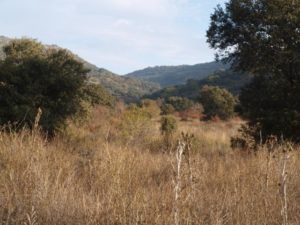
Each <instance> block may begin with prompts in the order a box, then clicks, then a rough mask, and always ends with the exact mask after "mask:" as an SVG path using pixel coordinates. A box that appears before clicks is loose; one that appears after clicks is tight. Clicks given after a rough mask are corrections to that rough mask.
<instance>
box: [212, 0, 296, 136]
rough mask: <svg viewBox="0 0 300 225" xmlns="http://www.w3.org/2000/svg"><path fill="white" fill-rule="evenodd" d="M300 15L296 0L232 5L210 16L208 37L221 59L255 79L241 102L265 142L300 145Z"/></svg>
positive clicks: (233, 1)
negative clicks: (285, 141)
mask: <svg viewBox="0 0 300 225" xmlns="http://www.w3.org/2000/svg"><path fill="white" fill-rule="evenodd" d="M299 11H300V2H299V1H295V0H285V1H282V0H230V1H229V2H228V3H226V5H225V7H223V8H222V7H221V6H218V7H217V8H216V10H215V12H214V13H213V14H212V16H211V24H210V27H209V30H208V31H207V37H208V42H209V43H210V45H211V47H213V48H215V49H217V50H218V53H217V58H219V59H221V60H223V61H225V62H231V63H232V65H233V67H234V68H235V69H236V70H242V71H247V72H252V73H253V74H254V75H255V78H254V79H253V81H252V83H251V84H249V85H247V87H246V88H244V90H243V91H242V93H241V97H240V102H241V108H242V111H243V112H244V115H245V116H246V117H247V118H248V119H249V121H250V122H249V124H248V125H249V127H250V130H256V131H255V132H256V133H261V134H262V137H263V139H264V140H266V139H267V137H268V136H270V135H276V136H283V137H284V138H287V139H291V140H293V141H297V142H300V135H299V130H300V102H299V99H300V50H299V49H300V30H299V24H300V14H299ZM253 128H255V129H253ZM252 135H254V134H252ZM256 136H257V134H256Z"/></svg>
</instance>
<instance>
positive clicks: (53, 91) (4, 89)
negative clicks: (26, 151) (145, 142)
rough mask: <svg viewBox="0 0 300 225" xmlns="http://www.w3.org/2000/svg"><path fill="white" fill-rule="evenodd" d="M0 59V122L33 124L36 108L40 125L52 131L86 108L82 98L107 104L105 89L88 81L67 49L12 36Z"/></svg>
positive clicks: (81, 65) (80, 64)
mask: <svg viewBox="0 0 300 225" xmlns="http://www.w3.org/2000/svg"><path fill="white" fill-rule="evenodd" d="M3 51H4V55H5V58H4V59H3V60H2V61H0V96H1V97H0V124H1V125H4V124H7V123H9V122H10V123H15V124H17V125H18V126H16V127H22V126H24V125H26V126H28V127H32V126H33V122H34V119H35V116H36V114H37V112H38V109H41V110H42V116H41V119H40V125H41V127H42V129H43V130H44V131H46V132H47V133H48V134H50V135H53V134H54V133H55V131H57V130H58V129H59V128H62V127H64V125H65V124H66V120H67V119H68V118H69V117H70V116H74V115H76V114H77V113H82V112H84V111H85V107H84V105H85V104H83V102H89V103H91V104H95V103H101V100H100V99H99V97H100V98H101V97H103V96H105V97H104V99H103V101H104V102H102V103H104V104H110V103H109V102H110V100H109V98H110V97H108V96H109V94H107V93H106V91H105V90H104V89H101V90H100V89H99V87H96V86H91V85H90V84H89V83H88V78H87V72H88V70H87V69H85V68H84V65H83V64H82V63H81V62H78V61H77V60H76V59H75V57H74V56H73V55H72V54H71V53H70V52H68V51H66V50H63V49H57V48H49V47H45V46H44V45H42V44H41V43H39V42H36V41H34V40H30V39H20V40H13V41H11V42H10V43H9V44H8V45H7V46H5V47H4V49H3Z"/></svg>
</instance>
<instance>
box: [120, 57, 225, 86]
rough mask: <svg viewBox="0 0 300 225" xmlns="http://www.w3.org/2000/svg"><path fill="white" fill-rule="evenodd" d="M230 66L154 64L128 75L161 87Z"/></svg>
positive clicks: (202, 77)
mask: <svg viewBox="0 0 300 225" xmlns="http://www.w3.org/2000/svg"><path fill="white" fill-rule="evenodd" d="M229 67H230V66H229V65H225V64H223V63H221V62H208V63H199V64H195V65H179V66H154V67H147V68H144V69H141V70H137V71H134V72H131V73H128V74H126V75H125V76H127V77H133V78H138V79H143V80H147V81H151V82H154V83H158V84H160V86H161V87H170V86H174V85H180V84H185V83H186V81H187V80H190V79H194V80H201V79H204V78H206V77H208V76H209V75H211V74H213V73H214V72H216V71H219V70H227V69H228V68H229Z"/></svg>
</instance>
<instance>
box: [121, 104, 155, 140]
mask: <svg viewBox="0 0 300 225" xmlns="http://www.w3.org/2000/svg"><path fill="white" fill-rule="evenodd" d="M119 128H120V132H121V138H122V141H125V142H126V143H127V144H129V143H133V142H143V140H145V139H146V138H147V137H148V136H149V135H150V134H151V130H153V129H152V126H151V114H150V113H149V112H148V111H147V110H146V109H145V108H141V107H138V106H136V105H130V106H129V107H128V108H127V109H126V110H125V112H124V113H123V115H122V117H121V123H120V126H119Z"/></svg>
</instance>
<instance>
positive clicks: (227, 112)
mask: <svg viewBox="0 0 300 225" xmlns="http://www.w3.org/2000/svg"><path fill="white" fill-rule="evenodd" d="M199 100H200V102H201V104H202V105H203V107H204V114H205V115H206V117H207V119H211V118H213V117H219V118H220V119H223V120H226V119H229V118H231V117H232V116H233V115H234V107H235V104H236V100H235V98H234V97H233V95H232V94H230V93H229V92H228V91H227V90H225V89H222V88H219V87H214V86H204V87H203V88H201V90H200V99H199Z"/></svg>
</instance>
